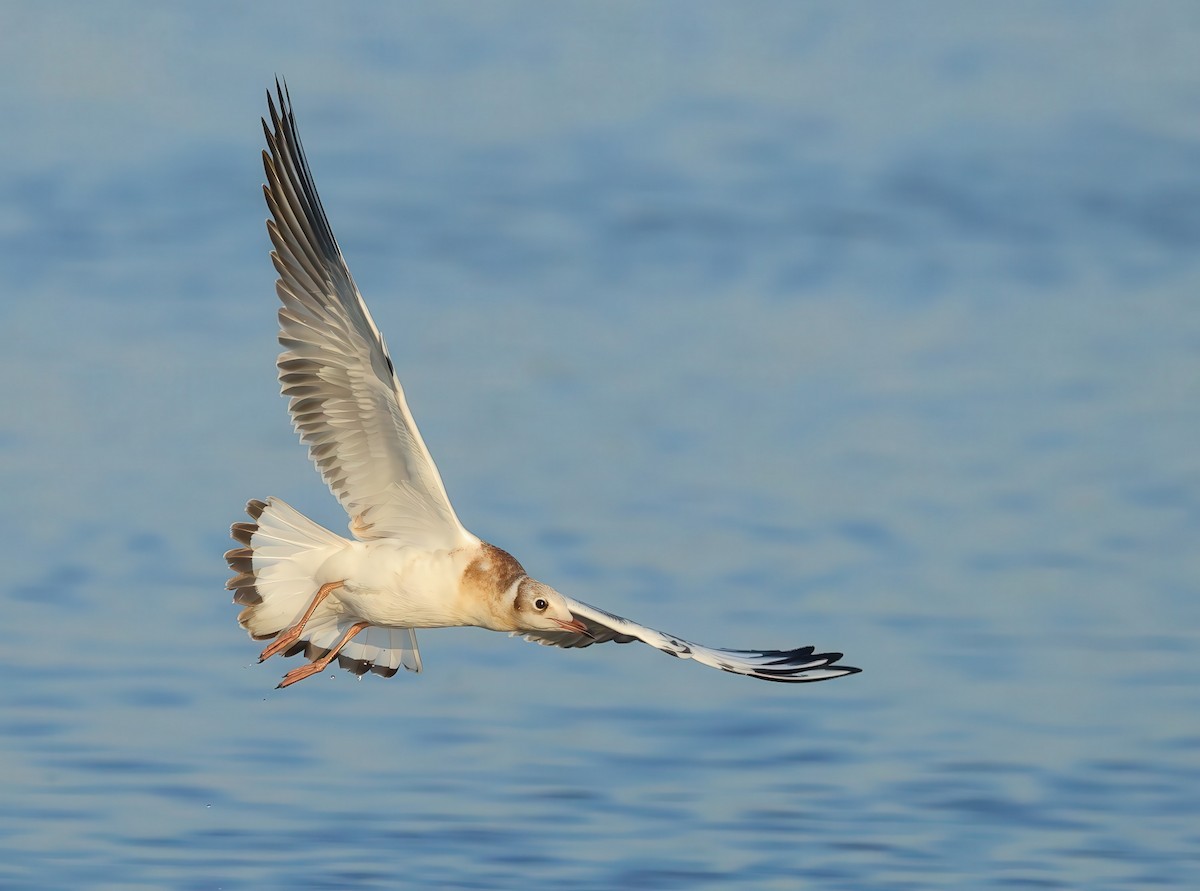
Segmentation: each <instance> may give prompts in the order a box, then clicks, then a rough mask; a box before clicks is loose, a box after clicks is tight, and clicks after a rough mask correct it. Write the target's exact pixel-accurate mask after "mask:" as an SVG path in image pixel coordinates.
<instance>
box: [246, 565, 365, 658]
mask: <svg viewBox="0 0 1200 891" xmlns="http://www.w3.org/2000/svg"><path fill="white" fill-rule="evenodd" d="M345 583H346V582H345V580H342V581H340V582H329V583H328V584H325V585H322V586H321V589H320V590H319V591H317V594H316V596H315V597H313V600H312V603H310V604H309V605H308V609H307V610H306V611H305V613H304V615H303V616H301V617H300V621H299V622H297V623H296V624H295V625H293V626H292V627H291V628H289V629H288V630H287V631H285V632H283V633H282V634H281V635H279V637H277V638H275V642H274V643H273V644H271V645H270V646H269V647H267V648H266V649H265V650H263V651H262V652H261V653H259V654H258V661H259V662H262V661H263V660H264V659H270V658H271V657H272V656H274V655H275V654H276V653H282V652H283V651H284V650H286V649H287V648H288V647H290V646H291V645H292V644H294V643H295V642H296V641H298V640H299V639H300V632H301V631H303V630H304V623H305V622H307V621H308V620H309V619H311V618H312V614H313V613H314V612H316V610H317V607H318V606H320V605H321V601H322V600H324V599H325V598H326V597H328V596H329V594H330V592H332V591H336V590H337V589H338V588H340V587H341V586H342V585H344V584H345Z"/></svg>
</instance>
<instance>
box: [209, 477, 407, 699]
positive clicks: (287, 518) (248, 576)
mask: <svg viewBox="0 0 1200 891" xmlns="http://www.w3.org/2000/svg"><path fill="white" fill-rule="evenodd" d="M246 513H247V514H249V515H250V519H251V520H252V521H253V522H250V523H234V524H233V527H232V528H231V529H230V535H232V536H233V538H234V540H235V541H237V542H238V544H239V545H240V547H236V548H233V549H232V550H230V551H227V552H226V553H225V560H226V561H227V562H228V563H229V568H230V569H232V570H233V573H234V575H233V577H232V578H231V579H230V580H229V581H228V582H226V583H225V587H226V588H227V589H228V590H231V591H233V602H234V603H237V604H240V605H241V606H242V607H244V608H243V609H242V611H241V612H240V613H239V614H238V623H239V624H240V625H241V626H242V627H243V628H245V629H246V630H247V631H248V632H250V636H251V637H252V638H254V639H255V640H268V639H270V638H273V637H276V636H277V635H278V634H279V633H280V632H282V631H284V630H285V629H287V628H290V627H291V626H292V625H294V624H295V623H297V622H298V621H300V618H301V617H302V616H303V615H304V611H305V610H306V609H307V608H308V605H309V604H310V603H311V602H312V599H313V597H314V596H315V595H316V593H317V590H318V589H319V588H320V587H321V584H320V582H319V581H318V576H319V572H320V569H321V566H322V564H324V563H325V561H326V560H328V559H329V558H330V557H331V556H333V555H334V554H336V553H338V552H339V551H340V550H342V549H343V548H345V547H348V546H349V545H350V544H351V542H350V541H349V540H348V539H345V538H343V537H342V536H340V535H337V534H335V533H333V532H330V531H329V530H328V529H326V528H325V527H324V526H321V525H319V524H317V523H314V522H313V521H312V520H310V519H309V518H308V517H306V516H304V514H302V513H300V512H299V511H298V510H296V509H295V508H293V507H291V506H290V505H288V504H286V503H284V502H283V501H280V500H279V499H278V498H268V499H267V500H266V501H265V502H264V501H258V500H254V501H251V502H250V503H249V504H247V505H246ZM331 596H332V595H331ZM354 621H355V618H354V617H353V616H347V615H345V614H343V613H341V612H339V611H337V610H334V609H326V608H324V605H322V607H319V608H318V609H317V611H316V612H315V613H314V614H313V615H312V617H311V618H310V619H309V620H308V622H307V623H305V626H304V629H303V631H302V633H301V635H300V639H299V640H298V641H297V642H296V643H295V644H294V645H293V646H292V647H291V648H290V649H288V650H287V651H286V652H285V653H284V655H285V656H292V655H294V654H296V653H301V652H302V653H304V655H305V656H306V657H307V658H308V659H310V660H316V659H319V658H321V657H322V656H324V655H325V654H326V653H327V652H328V651H329V650H330V649H331V648H332V647H333V646H334V645H335V644H336V643H337V641H338V640H340V639H341V637H342V635H343V634H344V633H345V632H346V630H347V629H348V628H349V627H350V626H351V625H353V624H354ZM338 662H339V664H340V665H341V666H342V667H343V668H346V669H349V670H350V671H352V672H354V673H355V674H360V675H361V674H365V673H366V672H368V671H374V672H375V673H376V674H382V675H384V676H385V677H391V676H392V675H394V674H395V673H396V672H397V670H399V668H400V666H401V665H403V666H404V667H405V668H407V669H409V670H410V671H420V670H421V657H420V653H419V652H418V651H417V640H416V634H415V633H414V632H413V630H412V629H411V628H377V627H370V628H367V629H365V630H364V631H363V632H361V633H360V634H359V635H358V636H357V637H355V638H354V639H353V640H352V641H350V642H349V643H347V644H346V645H345V646H344V647H343V648H342V650H341V651H340V652H339V654H338Z"/></svg>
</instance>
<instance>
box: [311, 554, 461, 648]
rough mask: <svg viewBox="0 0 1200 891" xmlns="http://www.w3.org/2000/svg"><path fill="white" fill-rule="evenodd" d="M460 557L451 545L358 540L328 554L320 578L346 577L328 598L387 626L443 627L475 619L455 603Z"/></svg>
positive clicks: (333, 607)
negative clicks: (466, 617) (436, 548)
mask: <svg viewBox="0 0 1200 891" xmlns="http://www.w3.org/2000/svg"><path fill="white" fill-rule="evenodd" d="M458 562H459V561H458V560H456V559H455V555H454V554H453V553H452V552H450V551H428V550H425V549H424V548H413V547H405V546H401V545H397V544H395V543H394V542H390V541H368V542H357V541H356V542H351V543H350V544H349V545H348V546H347V547H346V548H344V549H343V550H341V551H339V552H338V553H336V554H334V555H333V556H331V557H330V558H329V559H328V560H326V561H325V562H324V563H323V564H322V565H321V568H320V570H319V572H318V578H319V581H320V582H321V583H322V584H324V583H326V582H337V581H340V582H343V587H341V588H338V589H337V590H335V591H334V592H332V593H331V594H330V596H329V598H328V601H327V602H328V606H329V608H330V609H331V610H334V611H337V612H340V613H343V614H345V615H346V616H348V617H353V618H354V619H357V620H360V621H364V622H370V623H371V624H372V625H378V626H381V627H385V628H386V627H392V628H444V627H447V626H454V625H464V624H472V623H470V622H464V621H463V616H462V615H461V613H460V610H458V609H457V608H456V607H457V603H458V591H459V579H460V577H461V572H462V570H461V567H459V566H458V565H457V564H458Z"/></svg>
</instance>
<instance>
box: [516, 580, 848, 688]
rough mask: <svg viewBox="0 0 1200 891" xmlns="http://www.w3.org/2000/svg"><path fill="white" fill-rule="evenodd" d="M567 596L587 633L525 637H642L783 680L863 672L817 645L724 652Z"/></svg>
mask: <svg viewBox="0 0 1200 891" xmlns="http://www.w3.org/2000/svg"><path fill="white" fill-rule="evenodd" d="M563 599H564V600H566V601H567V607H568V608H569V609H570V610H571V613H572V615H574V616H575V618H576V619H578V620H580V621H581V622H583V624H584V625H586V626H587V629H588V633H587V634H574V633H572V632H569V631H537V632H530V633H527V634H522V635H521V636H522V637H524V638H525V639H526V640H531V641H534V642H536V643H540V644H543V645H545V646H549V647H590V646H591V645H592V644H596V643H605V642H607V641H614V642H616V643H631V642H632V641H635V640H640V641H641V642H642V643H645V644H649V645H650V646H652V647H654V648H656V649H659V650H662V651H663V652H664V653H666V654H667V655H668V656H676V657H678V658H680V659H695V660H696V661H697V662H699V663H701V664H702V665H708V666H711V667H712V668H719V669H721V671H729V672H733V673H734V674H744V675H748V676H750V677H752V678H759V679H761V680H764V681H782V682H784V683H800V682H804V681H826V680H829V679H830V678H839V677H842V676H843V675H847V674H857V673H858V672H859V671H861V670H862V669H859V668H851V667H850V666H849V665H835V664H834V663H835V662H837V661H838V660H839V659H841V658H842V654H841V653H817V652H814V651H813V647H798V648H796V649H794V650H719V649H714V648H712V647H704V646H700V645H699V644H694V643H692V642H691V641H688V640H683V639H682V638H678V637H675V636H674V635H671V634H663V632H661V631H655V630H654V629H653V628H647V627H646V626H645V625H639V624H637V623H636V622H631V621H629V620H628V619H623V618H621V617H620V616H614V615H613V614H612V613H609V612H605V611H604V610H602V609H598V608H596V607H594V606H590V605H589V604H586V603H582V602H580V601H578V600H572V599H571V598H570V597H564V598H563Z"/></svg>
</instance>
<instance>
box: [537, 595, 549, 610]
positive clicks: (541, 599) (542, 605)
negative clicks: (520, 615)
mask: <svg viewBox="0 0 1200 891" xmlns="http://www.w3.org/2000/svg"><path fill="white" fill-rule="evenodd" d="M549 605H550V604H548V603H547V602H546V598H545V597H539V598H538V599H537V600H535V601H534V602H533V608H534V609H536V610H537V611H538V612H541V611H542V610H544V609H545V608H546V607H548V606H549Z"/></svg>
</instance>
